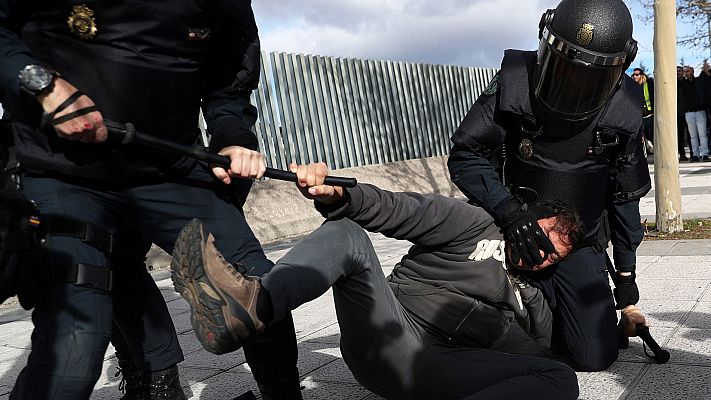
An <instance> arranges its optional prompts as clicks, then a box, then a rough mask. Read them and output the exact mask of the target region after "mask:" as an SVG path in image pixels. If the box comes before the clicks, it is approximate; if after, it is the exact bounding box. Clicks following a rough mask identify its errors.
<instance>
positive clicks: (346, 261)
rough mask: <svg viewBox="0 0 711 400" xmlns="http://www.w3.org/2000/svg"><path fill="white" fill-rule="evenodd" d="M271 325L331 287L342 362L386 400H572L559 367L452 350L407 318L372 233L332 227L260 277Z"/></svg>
mask: <svg viewBox="0 0 711 400" xmlns="http://www.w3.org/2000/svg"><path fill="white" fill-rule="evenodd" d="M262 285H263V286H264V287H265V288H266V289H267V290H268V291H269V293H270V294H271V297H272V302H273V306H274V321H278V320H279V319H281V318H284V317H286V316H287V315H289V312H290V311H291V310H293V309H295V308H297V307H298V306H299V305H301V304H304V303H306V302H308V301H311V300H313V299H316V298H317V297H319V296H320V295H322V294H323V293H325V292H326V291H327V290H328V289H329V288H330V287H333V294H334V301H335V305H336V313H337V317H338V323H339V325H340V329H341V352H342V355H343V359H344V361H345V362H346V364H347V365H348V367H349V368H350V370H351V372H352V373H353V375H354V376H355V378H356V379H357V380H358V382H359V383H360V384H361V385H363V386H364V387H365V388H367V389H369V390H370V391H372V392H374V393H376V394H378V395H380V396H382V397H385V398H387V399H407V400H413V399H441V400H446V399H488V400H491V399H521V398H525V399H528V400H531V399H547V400H550V399H575V398H577V396H578V382H577V377H576V375H575V373H574V372H573V370H572V369H570V368H569V367H567V366H565V365H563V364H560V363H558V362H555V361H552V360H548V359H543V358H538V357H531V356H523V355H512V354H506V353H501V352H496V351H492V350H487V349H481V348H470V347H461V346H454V345H451V344H448V343H445V342H442V341H441V340H440V339H438V338H436V337H435V336H433V335H430V334H428V333H427V332H426V331H425V330H424V328H423V327H422V326H420V325H419V324H417V323H416V322H415V321H414V320H413V318H412V317H411V316H410V315H409V314H408V312H407V310H405V309H404V308H403V307H402V306H401V304H400V303H399V302H398V300H397V298H396V297H395V295H394V294H393V292H392V290H391V289H390V287H389V286H388V283H387V281H386V279H385V276H384V275H383V272H382V268H381V266H380V263H379V261H378V257H377V255H376V253H375V250H374V249H373V245H372V243H371V242H370V239H369V238H368V236H367V234H366V233H365V232H364V231H363V229H362V228H361V227H359V226H358V225H356V224H355V223H353V222H351V221H350V220H345V219H344V220H338V221H331V222H327V223H325V224H324V225H322V226H321V227H320V228H318V229H317V230H315V231H314V232H313V233H312V234H311V235H309V236H308V237H306V238H305V239H303V240H302V241H300V242H299V243H298V244H297V245H296V246H294V247H293V248H292V249H291V251H289V253H287V254H286V255H285V256H284V257H283V258H282V259H281V260H279V261H278V262H277V264H276V265H275V266H274V268H273V269H272V270H271V271H270V272H268V273H267V274H265V275H264V276H263V277H262Z"/></svg>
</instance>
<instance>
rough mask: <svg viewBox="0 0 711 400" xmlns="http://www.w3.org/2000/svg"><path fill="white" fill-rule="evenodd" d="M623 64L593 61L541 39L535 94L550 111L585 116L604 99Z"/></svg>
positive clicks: (575, 117)
mask: <svg viewBox="0 0 711 400" xmlns="http://www.w3.org/2000/svg"><path fill="white" fill-rule="evenodd" d="M623 70H624V65H622V64H620V65H606V66H601V65H595V64H592V63H587V62H584V61H581V60H579V59H575V58H571V57H568V56H566V55H565V54H564V53H562V52H560V51H558V50H556V49H553V48H552V47H551V45H550V44H548V43H547V42H546V41H545V40H541V43H540V47H539V49H538V67H537V71H536V82H535V83H536V86H535V88H534V94H535V96H536V98H537V99H538V101H539V102H540V103H541V104H542V105H543V106H544V108H546V109H547V110H548V111H549V112H552V113H554V114H556V115H558V116H560V117H562V118H564V119H567V120H580V119H584V118H586V117H588V116H590V115H591V114H594V113H595V112H596V111H598V110H599V109H600V108H602V106H603V105H605V102H607V100H608V98H609V97H610V95H611V94H612V92H613V91H614V90H615V87H616V86H617V84H618V82H619V80H620V76H621V75H622V72H623Z"/></svg>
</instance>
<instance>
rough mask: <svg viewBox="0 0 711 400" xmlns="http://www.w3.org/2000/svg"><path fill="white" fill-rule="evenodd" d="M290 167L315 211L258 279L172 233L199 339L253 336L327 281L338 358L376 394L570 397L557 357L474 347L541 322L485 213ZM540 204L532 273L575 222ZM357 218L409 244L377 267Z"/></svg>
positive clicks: (187, 233) (207, 242) (569, 238)
mask: <svg viewBox="0 0 711 400" xmlns="http://www.w3.org/2000/svg"><path fill="white" fill-rule="evenodd" d="M291 169H292V171H293V172H296V173H297V176H298V177H299V184H298V186H299V189H300V190H301V191H302V193H303V194H304V196H306V197H307V198H310V199H314V200H315V205H316V208H317V209H318V210H319V211H320V212H321V213H322V214H323V215H324V217H326V218H327V221H326V223H324V224H323V225H322V226H321V227H320V228H318V229H316V230H315V231H314V232H313V233H311V234H310V235H308V236H307V237H306V238H304V239H303V240H301V241H300V242H299V243H297V244H296V245H295V246H294V247H293V248H292V249H291V250H290V251H289V252H288V253H287V254H286V255H285V256H284V257H283V258H282V259H281V260H279V261H278V262H277V264H276V265H275V266H274V268H273V269H272V270H271V271H270V272H268V273H267V274H266V275H264V276H263V277H261V279H259V278H253V277H247V276H244V275H243V274H241V273H240V272H239V271H240V270H243V269H242V267H241V266H233V265H230V264H229V263H228V262H226V261H225V260H224V259H223V258H222V256H221V255H220V253H219V252H218V251H217V249H216V248H215V247H214V245H213V242H214V238H213V236H212V235H211V234H210V233H209V232H207V231H206V229H205V227H204V225H203V224H202V223H201V222H200V221H198V220H193V221H192V222H191V223H190V224H189V225H188V226H186V227H185V228H184V229H183V231H182V232H181V234H180V236H179V238H178V240H177V242H176V245H175V251H174V253H173V257H174V262H173V265H172V270H173V281H174V283H175V286H176V288H188V289H185V290H192V291H194V292H195V293H197V294H198V295H199V296H193V297H192V298H199V299H200V300H201V301H200V303H197V304H191V309H192V313H193V321H198V322H199V321H203V325H202V326H198V327H196V329H195V332H196V334H197V335H198V338H199V339H200V340H201V341H204V340H206V339H207V336H208V335H222V336H226V337H228V338H230V336H231V340H234V341H235V342H236V343H245V342H248V341H250V340H254V339H255V338H257V337H259V335H260V333H261V332H263V331H264V329H265V327H266V326H268V325H269V324H272V323H274V322H276V321H279V320H280V319H281V318H283V317H284V316H285V315H287V314H288V312H289V311H290V310H293V309H296V308H297V307H299V306H300V305H301V304H304V303H306V302H308V301H310V300H313V299H316V298H317V297H319V296H321V295H322V294H324V293H325V292H326V291H328V289H329V288H331V287H333V293H334V300H335V305H336V313H337V316H338V323H339V326H340V329H341V352H342V355H343V359H344V361H345V362H346V364H347V365H348V367H349V368H350V370H351V371H352V373H353V375H354V376H355V378H356V379H357V380H358V382H360V383H361V384H362V385H363V386H364V387H366V388H367V389H369V390H371V391H373V392H374V393H377V394H378V395H380V396H382V397H385V398H387V399H408V400H409V399H435V398H436V399H463V398H464V399H499V398H526V399H547V400H551V399H575V398H577V396H578V384H577V378H576V375H575V373H574V371H573V370H572V369H571V368H569V367H568V366H566V365H563V364H560V363H558V362H556V361H553V360H548V359H544V358H539V357H532V356H524V355H512V354H506V353H502V352H497V351H493V350H487V349H486V348H487V347H489V346H491V345H492V344H493V343H494V342H495V341H496V340H497V339H499V338H500V337H501V336H502V335H503V334H504V333H505V332H506V330H507V329H508V327H509V324H510V323H511V322H513V321H517V322H518V323H519V325H520V326H521V327H522V328H523V329H524V330H525V331H526V332H527V333H528V334H529V335H530V336H531V337H533V338H534V339H536V340H537V341H538V342H540V343H542V344H544V345H548V344H550V340H551V338H550V334H551V331H552V328H551V321H552V315H551V312H550V310H549V308H548V306H547V304H546V302H545V300H544V299H543V296H542V294H541V292H540V291H539V290H538V289H536V288H534V287H532V286H530V285H529V284H527V283H526V282H524V281H523V280H522V279H521V278H520V277H518V275H517V274H516V273H515V270H516V268H515V266H513V265H511V264H510V262H508V261H507V260H508V257H507V256H506V255H505V254H506V253H507V251H506V250H505V244H504V242H503V240H502V235H501V233H500V232H499V229H498V228H497V227H496V225H495V224H494V221H493V219H492V218H491V217H490V216H489V214H487V213H486V211H484V210H483V209H482V208H479V207H475V206H472V205H469V204H467V203H465V202H463V201H461V200H457V199H453V198H449V197H444V196H440V195H434V194H424V195H423V194H417V193H392V192H388V191H384V190H381V189H379V188H377V187H375V186H371V185H366V184H360V185H358V186H357V187H355V188H352V189H347V190H346V189H344V188H340V187H332V186H326V185H322V182H323V179H324V177H325V176H326V175H327V172H328V170H327V168H326V166H325V164H312V165H307V166H298V167H297V166H296V165H292V166H291ZM540 207H541V215H544V217H543V218H541V219H540V220H538V223H539V224H540V226H541V227H542V229H543V231H544V233H545V234H546V235H547V236H548V238H549V239H550V240H551V242H552V243H553V244H554V246H555V250H556V251H555V252H554V253H552V254H550V255H549V256H548V257H547V258H546V259H545V260H544V262H543V263H542V264H540V265H537V266H535V267H534V268H533V269H535V270H539V269H544V268H546V267H548V266H550V265H552V264H554V263H556V262H558V261H560V260H561V259H563V258H565V257H566V256H567V255H568V254H569V253H570V252H571V251H572V250H573V249H574V247H575V244H576V242H577V241H578V240H579V239H580V237H581V229H582V227H581V223H580V218H579V217H578V216H577V214H575V213H574V212H573V211H571V210H570V209H567V208H566V207H565V206H563V205H561V204H552V203H551V204H546V205H541V206H540ZM361 227H362V228H365V229H366V230H368V231H371V232H380V233H382V234H384V235H386V236H388V237H392V238H395V239H404V240H409V241H411V242H412V243H413V244H414V246H412V247H411V248H410V250H409V252H408V254H407V255H405V256H404V257H403V258H402V260H401V262H400V263H399V264H398V265H396V266H395V268H394V270H393V273H392V274H391V275H390V276H389V277H387V278H385V276H384V275H383V272H382V268H381V266H380V263H379V261H378V257H377V254H376V253H375V250H374V249H373V246H372V243H371V242H370V240H369V238H368V236H367V234H366V233H365V232H364V231H363V229H361ZM520 266H521V265H519V267H520Z"/></svg>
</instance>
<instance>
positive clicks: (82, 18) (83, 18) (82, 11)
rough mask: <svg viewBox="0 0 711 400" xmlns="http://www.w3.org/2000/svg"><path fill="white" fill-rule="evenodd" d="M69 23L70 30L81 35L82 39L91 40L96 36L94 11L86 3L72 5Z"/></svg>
mask: <svg viewBox="0 0 711 400" xmlns="http://www.w3.org/2000/svg"><path fill="white" fill-rule="evenodd" d="M67 25H69V31H70V32H72V33H73V34H75V35H77V36H79V38H80V39H84V40H89V39H93V38H94V37H95V36H96V31H97V27H96V21H94V11H93V10H92V9H91V8H89V7H87V6H86V5H85V4H81V5H78V6H74V7H72V13H71V14H69V19H68V20H67Z"/></svg>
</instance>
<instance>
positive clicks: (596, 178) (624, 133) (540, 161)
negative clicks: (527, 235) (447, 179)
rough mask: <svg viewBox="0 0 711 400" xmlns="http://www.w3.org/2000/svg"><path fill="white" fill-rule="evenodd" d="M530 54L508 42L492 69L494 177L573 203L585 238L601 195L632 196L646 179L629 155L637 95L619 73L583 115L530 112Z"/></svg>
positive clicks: (601, 223)
mask: <svg viewBox="0 0 711 400" xmlns="http://www.w3.org/2000/svg"><path fill="white" fill-rule="evenodd" d="M535 61H536V53H535V52H523V51H514V50H509V51H507V52H506V54H505V57H504V60H503V62H502V67H501V71H500V72H499V85H500V89H499V90H500V92H499V95H500V97H499V103H498V108H497V110H496V114H497V115H495V119H496V120H498V121H501V122H502V125H504V128H505V129H506V138H505V146H504V148H505V154H503V155H502V160H500V162H501V163H502V164H501V165H502V166H503V168H502V169H501V174H502V176H501V179H502V182H503V183H504V185H506V186H507V187H508V188H510V190H512V191H515V189H516V188H519V187H526V188H530V189H533V190H534V191H535V192H536V193H537V194H538V199H537V200H538V201H552V200H562V201H564V202H566V203H568V204H569V205H571V206H573V207H574V208H576V209H577V210H578V212H579V213H580V215H581V217H582V219H583V222H584V224H585V227H586V231H587V234H586V239H587V241H595V240H597V234H598V232H599V231H600V228H601V227H605V226H606V224H605V218H604V217H605V214H606V212H605V209H606V206H607V205H608V204H609V203H608V201H609V200H610V199H615V200H629V199H632V198H633V197H635V196H636V198H639V197H641V196H643V195H644V194H645V193H646V192H647V191H648V190H649V187H650V185H651V182H650V179H649V172H648V170H647V163H646V159H645V158H644V156H643V155H642V159H639V157H638V156H636V155H635V154H636V148H639V147H640V146H639V145H641V141H640V143H639V145H638V144H637V143H636V142H637V141H638V140H637V139H638V132H639V129H640V125H641V121H642V115H641V110H640V109H639V106H638V104H639V102H638V101H637V100H636V99H635V95H630V93H628V92H627V89H628V88H629V84H628V83H627V82H626V81H623V82H622V86H621V88H620V89H619V90H618V91H617V92H615V94H614V95H613V96H612V98H611V99H610V101H609V102H608V104H607V105H606V108H604V109H603V111H602V112H601V113H599V114H598V115H597V116H596V117H595V118H593V119H592V120H590V121H588V122H587V123H584V124H581V123H571V122H566V121H552V120H551V118H550V117H548V119H545V118H543V117H540V116H538V117H537V116H535V115H534V111H533V109H532V106H531V100H530V99H531V94H530V91H529V87H530V86H529V78H530V77H531V76H532V73H533V71H534V68H535ZM635 157H636V158H635ZM630 167H631V168H630ZM621 175H624V176H621ZM630 175H632V176H633V178H632V179H630V178H629V176H630ZM620 179H621V180H620ZM621 182H622V183H624V184H621ZM645 188H646V189H645ZM640 194H641V195H640Z"/></svg>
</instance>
